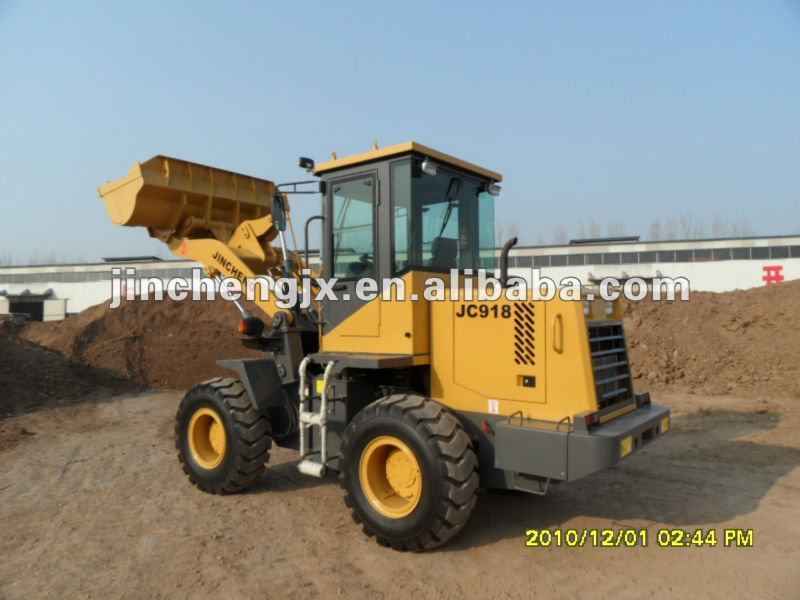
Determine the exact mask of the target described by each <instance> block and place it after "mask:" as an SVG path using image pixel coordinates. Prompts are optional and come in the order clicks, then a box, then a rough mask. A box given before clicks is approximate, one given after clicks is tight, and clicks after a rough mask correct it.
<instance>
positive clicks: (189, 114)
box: [0, 0, 800, 262]
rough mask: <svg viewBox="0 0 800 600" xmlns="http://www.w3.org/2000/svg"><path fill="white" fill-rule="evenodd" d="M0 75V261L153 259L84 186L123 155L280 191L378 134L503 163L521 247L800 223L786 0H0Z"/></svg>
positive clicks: (111, 172)
mask: <svg viewBox="0 0 800 600" xmlns="http://www.w3.org/2000/svg"><path fill="white" fill-rule="evenodd" d="M0 85H2V88H0V89H2V99H3V100H2V104H0V140H2V141H1V142H0V256H3V255H6V256H7V255H8V254H9V253H11V254H12V255H13V256H14V258H16V260H18V261H20V262H27V261H28V260H30V259H32V258H35V259H38V260H41V259H42V258H50V257H54V258H58V259H60V260H94V259H97V258H99V257H101V256H109V255H111V256H113V255H124V254H149V253H154V252H156V251H160V244H159V243H157V242H155V241H152V240H149V239H148V238H147V235H146V233H145V232H144V230H140V229H128V228H120V227H116V226H114V225H112V224H111V222H110V221H109V220H108V217H107V216H106V213H105V209H104V207H103V204H102V201H101V200H100V199H99V197H98V196H97V192H96V187H97V185H98V184H100V183H102V182H104V181H106V180H109V179H115V178H117V177H120V176H122V175H124V174H126V173H127V172H128V171H129V169H130V167H131V165H132V164H133V162H134V161H135V160H145V159H147V158H149V157H150V156H152V155H155V154H169V155H173V156H178V157H181V158H186V159H188V160H193V161H197V162H201V163H206V164H212V165H215V166H219V167H222V168H227V169H231V170H236V171H240V172H243V173H246V174H250V175H255V176H260V177H265V178H268V179H273V180H276V181H287V180H294V179H299V178H302V177H303V175H304V174H303V172H302V171H300V170H299V169H297V168H296V167H295V161H296V157H297V156H298V155H301V154H302V155H307V156H312V157H314V158H316V159H317V160H323V159H325V158H327V157H328V156H329V155H330V152H331V151H332V150H336V151H337V152H338V154H339V156H342V155H346V154H349V153H353V152H359V151H363V150H366V149H368V148H369V147H370V145H371V143H372V142H373V140H378V141H379V142H380V143H381V144H382V145H390V144H393V143H397V142H400V141H405V140H409V139H415V140H417V141H420V142H422V143H424V144H427V145H430V146H433V147H436V148H439V149H441V150H443V151H445V152H449V153H452V154H456V155H459V156H461V157H463V158H465V159H467V160H470V161H472V162H477V163H479V164H482V165H484V166H486V167H488V168H491V169H494V170H497V171H500V172H501V173H503V175H504V177H505V182H504V185H503V194H502V195H501V197H500V199H499V200H498V204H497V217H496V218H497V221H498V223H502V224H504V226H505V227H506V228H508V227H509V226H510V225H511V224H512V223H514V224H516V226H517V227H518V228H519V233H520V237H521V240H522V243H527V244H535V243H537V242H550V241H552V237H553V232H554V231H556V230H558V229H559V228H561V229H564V230H566V232H567V233H568V234H570V235H572V236H575V235H578V233H579V228H580V225H581V223H583V224H584V225H586V224H588V223H589V222H590V221H591V220H596V221H597V222H598V223H600V224H601V225H602V226H603V229H604V230H605V227H606V224H607V223H614V222H619V223H622V224H623V225H624V228H625V231H626V232H627V233H628V234H641V235H643V236H647V235H648V232H649V228H650V224H651V221H652V220H653V219H654V218H660V219H662V220H664V221H667V220H669V219H677V218H678V217H680V216H682V215H684V216H685V215H691V217H692V218H693V219H694V220H695V222H704V223H705V224H706V226H707V232H708V233H710V229H709V228H710V225H711V222H712V219H714V217H715V216H717V217H719V216H724V217H725V218H726V219H727V220H729V221H733V220H744V221H746V222H748V223H749V224H750V226H751V227H752V229H753V231H754V232H755V233H758V234H784V233H800V210H798V209H799V208H800V1H797V0H769V1H752V2H741V1H726V2H723V1H719V2H712V1H709V2H688V1H687V2H682V1H675V0H673V1H664V2H641V1H631V2H614V1H609V2H588V1H587V2H564V1H562V2H533V1H528V2H493V3H491V2H485V1H482V2H453V3H445V2H440V3H433V2H419V3H413V2H403V3H399V2H394V3H383V2H364V3H352V2H342V1H339V2H335V3H316V2H294V3H287V2H284V3H267V2H259V3H256V2H252V3H248V2H197V1H196V2H165V1H163V0H162V1H160V2H150V1H139V2H128V3H116V4H114V3H101V2H55V1H53V2H22V1H18V0H0ZM311 198H314V199H313V200H312V199H311ZM293 210H294V213H293V214H294V215H295V222H296V223H301V222H302V221H303V220H304V219H305V218H306V217H307V216H309V215H311V214H315V213H317V212H318V210H319V204H318V201H317V200H316V198H315V197H300V199H298V200H295V201H294V203H293ZM312 241H314V240H312ZM162 253H163V252H162Z"/></svg>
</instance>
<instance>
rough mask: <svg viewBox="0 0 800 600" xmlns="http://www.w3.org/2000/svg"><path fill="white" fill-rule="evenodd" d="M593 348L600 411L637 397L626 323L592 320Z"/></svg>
mask: <svg viewBox="0 0 800 600" xmlns="http://www.w3.org/2000/svg"><path fill="white" fill-rule="evenodd" d="M589 348H590V351H591V354H592V367H593V369H594V382H595V387H596V389H597V403H598V407H599V409H600V411H601V412H602V411H603V410H604V409H608V408H609V407H616V406H617V405H622V404H627V403H628V402H631V401H633V381H632V379H631V369H630V365H629V364H628V348H627V345H626V343H625V332H624V330H623V327H622V323H621V322H620V321H599V322H592V323H589Z"/></svg>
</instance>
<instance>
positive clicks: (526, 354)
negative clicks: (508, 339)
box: [513, 302, 536, 365]
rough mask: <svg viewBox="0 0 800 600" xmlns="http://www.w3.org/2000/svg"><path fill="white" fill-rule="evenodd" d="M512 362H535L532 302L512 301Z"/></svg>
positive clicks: (525, 363) (532, 363)
mask: <svg viewBox="0 0 800 600" xmlns="http://www.w3.org/2000/svg"><path fill="white" fill-rule="evenodd" d="M513 306H514V362H515V363H517V364H518V365H534V364H536V360H535V359H536V353H535V351H534V350H535V338H534V325H535V319H534V316H535V315H534V308H533V304H532V303H528V302H514V304H513Z"/></svg>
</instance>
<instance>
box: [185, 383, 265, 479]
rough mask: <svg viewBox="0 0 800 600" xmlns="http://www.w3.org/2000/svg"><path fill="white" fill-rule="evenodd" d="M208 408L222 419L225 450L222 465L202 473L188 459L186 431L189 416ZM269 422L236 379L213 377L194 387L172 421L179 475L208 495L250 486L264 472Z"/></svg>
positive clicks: (190, 454) (197, 466)
mask: <svg viewBox="0 0 800 600" xmlns="http://www.w3.org/2000/svg"><path fill="white" fill-rule="evenodd" d="M202 407H208V408H211V409H212V410H214V411H216V413H217V414H218V415H219V416H220V417H221V418H222V422H223V424H224V426H225V435H226V438H227V442H228V444H227V450H226V453H225V457H224V458H223V460H222V463H221V464H220V465H219V466H218V467H216V468H214V469H204V468H203V467H201V466H200V465H199V464H197V462H196V461H195V460H194V459H193V458H192V453H191V451H190V449H189V440H188V435H187V431H188V428H189V421H190V420H191V418H192V415H193V414H194V413H195V412H196V411H197V410H198V409H200V408H202ZM270 433H271V431H270V423H269V419H268V418H267V417H266V416H265V415H264V414H263V413H262V412H260V411H258V410H256V408H255V407H253V405H252V403H251V401H250V396H249V394H248V393H247V390H246V389H245V387H244V386H243V385H242V383H241V382H240V381H239V380H238V379H232V378H230V377H217V378H216V379H210V380H208V381H204V382H203V383H201V384H199V385H196V386H195V387H193V388H192V389H190V390H189V391H188V392H187V393H186V395H185V396H184V397H183V400H181V404H180V406H179V407H178V414H177V416H176V420H175V447H176V448H177V450H178V460H180V463H181V466H182V467H183V472H184V473H186V475H187V476H188V477H189V481H191V482H192V483H193V484H194V485H195V486H197V487H198V488H200V489H201V490H202V491H204V492H207V493H209V494H233V493H236V492H240V491H242V490H243V489H245V488H247V487H250V486H251V485H253V484H254V483H255V482H256V481H257V480H258V478H259V476H260V475H261V474H262V473H263V472H264V469H265V464H266V462H267V460H268V459H269V449H270V447H271V446H272V440H271V438H270Z"/></svg>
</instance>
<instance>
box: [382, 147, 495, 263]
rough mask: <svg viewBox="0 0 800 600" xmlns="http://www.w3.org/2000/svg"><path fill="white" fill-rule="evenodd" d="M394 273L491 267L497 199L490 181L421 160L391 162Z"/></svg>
mask: <svg viewBox="0 0 800 600" xmlns="http://www.w3.org/2000/svg"><path fill="white" fill-rule="evenodd" d="M391 175H392V202H393V206H392V214H393V216H394V218H393V221H394V223H393V225H394V248H393V265H394V268H393V271H394V273H400V272H403V271H407V270H410V269H424V270H433V271H449V270H450V269H459V270H463V269H492V268H493V267H494V197H493V196H491V195H490V194H489V193H488V192H486V191H485V188H486V184H487V183H488V182H486V181H482V180H480V179H478V178H476V177H471V176H469V175H466V174H464V173H459V172H456V171H451V170H449V169H447V168H444V167H442V166H438V167H437V170H436V174H435V175H430V174H428V173H424V172H423V171H422V168H421V161H420V160H418V159H409V160H405V161H400V162H396V163H392V167H391Z"/></svg>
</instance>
